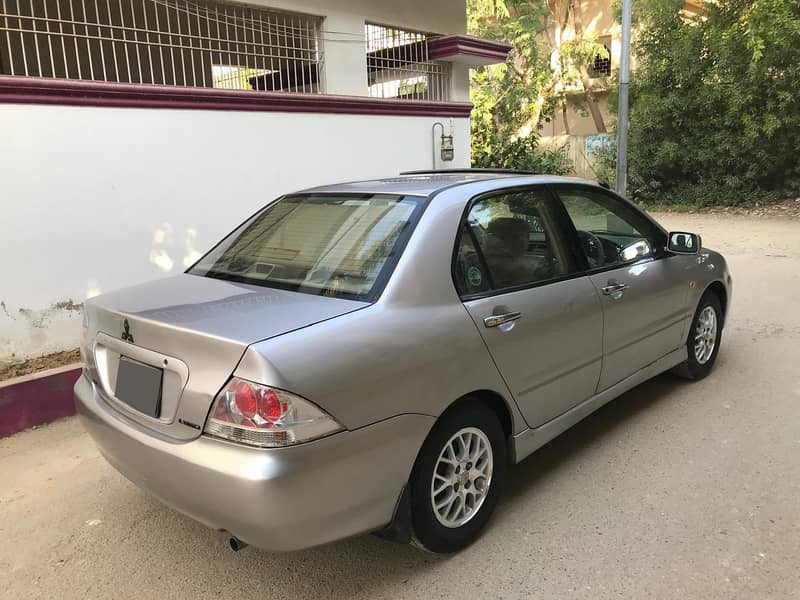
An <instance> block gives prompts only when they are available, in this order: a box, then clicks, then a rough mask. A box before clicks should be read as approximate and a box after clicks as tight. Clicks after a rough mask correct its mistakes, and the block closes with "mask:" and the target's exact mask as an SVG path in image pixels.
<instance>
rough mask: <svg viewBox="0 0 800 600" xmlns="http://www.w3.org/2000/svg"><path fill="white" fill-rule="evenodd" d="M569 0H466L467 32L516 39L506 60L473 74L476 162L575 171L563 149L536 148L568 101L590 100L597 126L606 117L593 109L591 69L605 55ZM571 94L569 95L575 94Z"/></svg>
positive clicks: (474, 148)
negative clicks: (542, 128) (545, 125)
mask: <svg viewBox="0 0 800 600" xmlns="http://www.w3.org/2000/svg"><path fill="white" fill-rule="evenodd" d="M578 4H579V3H576V2H573V1H572V0H468V2H467V14H468V28H469V31H470V33H472V34H474V35H478V36H481V37H487V38H491V39H500V40H504V41H508V42H510V43H511V44H512V51H511V53H510V55H509V58H508V60H507V61H506V63H505V64H502V65H494V66H490V67H483V68H480V69H477V70H476V71H474V72H473V76H472V102H473V104H474V105H475V109H474V110H473V112H472V148H473V150H472V161H473V164H474V165H475V166H484V167H488V166H493V167H500V166H503V167H514V168H521V169H522V168H525V169H533V170H540V171H547V172H554V173H563V172H568V171H569V170H570V169H571V165H570V164H569V161H568V159H567V158H566V157H565V156H564V154H563V153H561V152H558V151H552V150H550V151H546V150H541V149H539V148H538V147H537V145H536V141H537V132H538V128H539V124H540V122H541V121H542V120H543V119H546V118H549V117H550V116H551V115H552V114H553V113H554V112H555V111H556V110H559V109H561V110H563V111H564V112H565V113H566V110H565V107H566V103H567V102H574V101H575V94H574V91H575V90H576V89H577V90H579V94H578V98H581V97H582V98H583V99H584V100H590V102H588V103H586V105H587V106H589V107H590V108H591V109H592V114H593V118H594V119H595V123H596V125H597V127H598V130H599V131H605V124H604V123H603V119H602V115H601V114H600V113H599V110H597V109H596V107H595V106H594V105H595V103H594V102H593V101H591V100H593V94H594V90H593V89H592V87H591V82H590V81H589V74H588V67H589V65H591V64H593V62H594V59H595V56H596V55H597V54H600V55H604V54H605V55H607V51H606V49H605V48H604V47H603V46H602V45H601V44H598V43H597V40H596V39H595V38H594V37H593V36H590V35H587V34H585V33H584V32H583V26H582V21H581V15H580V13H579V12H578ZM568 92H571V93H572V94H571V95H570V94H569V93H568Z"/></svg>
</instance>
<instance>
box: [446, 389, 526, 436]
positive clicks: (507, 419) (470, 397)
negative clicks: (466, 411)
mask: <svg viewBox="0 0 800 600" xmlns="http://www.w3.org/2000/svg"><path fill="white" fill-rule="evenodd" d="M470 402H476V403H479V404H483V405H485V406H486V407H488V408H489V409H491V410H492V412H494V414H495V415H496V416H497V420H498V421H500V425H501V426H502V427H503V433H505V435H506V437H511V436H512V435H513V434H514V417H513V415H512V413H511V408H510V407H509V405H508V402H507V401H506V399H505V398H504V397H503V396H502V395H501V394H498V393H497V392H495V391H494V390H474V391H472V392H469V393H468V394H464V395H463V396H461V397H460V398H458V399H457V400H455V401H454V402H452V403H451V404H450V405H449V406H448V407H447V408H446V409H445V410H444V411H443V412H442V414H441V415H439V419H441V418H442V417H443V416H444V415H445V414H447V413H449V412H451V411H453V410H457V409H458V407H460V406H462V405H464V404H467V403H470Z"/></svg>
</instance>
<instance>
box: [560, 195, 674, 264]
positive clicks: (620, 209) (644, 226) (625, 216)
mask: <svg viewBox="0 0 800 600" xmlns="http://www.w3.org/2000/svg"><path fill="white" fill-rule="evenodd" d="M558 195H559V198H560V199H561V202H562V203H563V204H564V208H565V209H566V210H567V213H568V214H569V217H570V219H572V223H573V224H574V225H575V229H576V230H577V235H578V242H579V244H580V248H581V250H582V252H583V254H584V256H585V257H586V261H587V262H588V265H589V268H590V269H599V268H605V267H613V266H615V265H622V264H625V263H630V262H635V261H637V260H641V259H643V258H649V257H653V256H655V255H657V254H658V252H659V245H660V246H662V247H663V242H660V238H661V237H662V236H661V234H660V232H659V231H658V230H657V229H656V228H654V227H653V225H652V224H651V223H649V222H648V221H647V219H645V218H644V217H642V216H641V215H640V214H638V213H637V212H636V211H635V210H632V209H631V208H630V207H628V206H626V205H625V204H624V203H623V202H621V201H620V200H619V199H617V198H615V197H614V196H612V195H610V194H607V193H605V192H601V191H595V190H591V189H588V188H561V189H559V190H558Z"/></svg>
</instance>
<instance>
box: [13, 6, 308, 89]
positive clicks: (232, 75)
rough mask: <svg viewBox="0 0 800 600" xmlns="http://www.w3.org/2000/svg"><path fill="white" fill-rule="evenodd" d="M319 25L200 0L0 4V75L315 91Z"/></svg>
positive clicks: (281, 14) (294, 16) (291, 15)
mask: <svg viewBox="0 0 800 600" xmlns="http://www.w3.org/2000/svg"><path fill="white" fill-rule="evenodd" d="M320 25H321V19H320V18H319V17H315V16H310V15H302V14H297V13H287V12H276V11H272V10H265V9H263V8H258V7H252V6H247V5H239V4H229V3H217V2H212V1H203V0H0V74H5V75H24V76H30V77H58V78H67V79H79V80H93V81H106V82H119V83H145V84H164V85H175V86H194V87H215V88H226V89H256V90H269V91H284V92H305V93H320V92H321V91H322V90H321V86H320V67H321V62H322V53H321V51H320V46H319V32H320Z"/></svg>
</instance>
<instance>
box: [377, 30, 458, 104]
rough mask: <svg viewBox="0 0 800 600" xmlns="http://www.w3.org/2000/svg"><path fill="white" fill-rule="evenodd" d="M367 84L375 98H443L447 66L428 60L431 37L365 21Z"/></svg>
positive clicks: (447, 88) (447, 93) (447, 84)
mask: <svg viewBox="0 0 800 600" xmlns="http://www.w3.org/2000/svg"><path fill="white" fill-rule="evenodd" d="M364 32H365V37H366V46H367V85H368V87H369V95H370V96H372V97H375V98H401V99H407V100H433V101H446V100H448V99H449V97H450V73H451V65H450V64H449V63H445V62H437V61H434V60H430V58H429V56H428V40H429V39H431V38H432V37H433V36H432V35H431V34H427V33H421V32H417V31H407V30H403V29H399V28H397V27H391V26H387V25H378V24H375V23H367V24H366V26H365V29H364Z"/></svg>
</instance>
